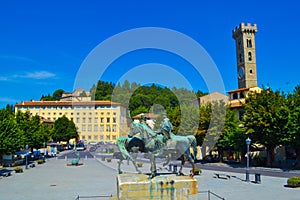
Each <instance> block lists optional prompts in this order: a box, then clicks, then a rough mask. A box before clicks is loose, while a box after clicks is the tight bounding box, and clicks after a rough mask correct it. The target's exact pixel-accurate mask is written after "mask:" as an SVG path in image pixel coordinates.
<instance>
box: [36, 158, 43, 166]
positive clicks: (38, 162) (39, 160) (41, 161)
mask: <svg viewBox="0 0 300 200" xmlns="http://www.w3.org/2000/svg"><path fill="white" fill-rule="evenodd" d="M36 162H37V164H39V165H40V164H42V163H44V161H43V160H42V159H38V160H36Z"/></svg>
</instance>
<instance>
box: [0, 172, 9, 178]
mask: <svg viewBox="0 0 300 200" xmlns="http://www.w3.org/2000/svg"><path fill="white" fill-rule="evenodd" d="M1 175H2V176H3V177H9V176H10V175H11V172H2V174H1Z"/></svg>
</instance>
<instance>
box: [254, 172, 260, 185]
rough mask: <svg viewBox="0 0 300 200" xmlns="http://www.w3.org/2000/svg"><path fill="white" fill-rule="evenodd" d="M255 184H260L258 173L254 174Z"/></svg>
mask: <svg viewBox="0 0 300 200" xmlns="http://www.w3.org/2000/svg"><path fill="white" fill-rule="evenodd" d="M255 183H261V179H260V173H259V172H256V173H255Z"/></svg>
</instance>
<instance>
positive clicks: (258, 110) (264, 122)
mask: <svg viewBox="0 0 300 200" xmlns="http://www.w3.org/2000/svg"><path fill="white" fill-rule="evenodd" d="M244 110H245V114H244V127H245V128H244V131H245V134H247V135H248V136H249V137H250V138H251V139H252V144H261V145H264V146H265V147H266V150H267V165H268V166H271V165H272V162H273V160H274V149H275V147H276V146H278V145H280V144H282V143H283V139H284V137H285V136H286V134H287V132H288V123H289V118H290V114H289V109H288V107H287V103H286V98H285V96H284V95H283V94H282V93H281V92H280V91H276V92H274V91H273V90H272V89H268V90H262V91H261V93H253V94H249V96H248V97H247V98H246V102H245V105H244Z"/></svg>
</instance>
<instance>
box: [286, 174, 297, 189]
mask: <svg viewBox="0 0 300 200" xmlns="http://www.w3.org/2000/svg"><path fill="white" fill-rule="evenodd" d="M287 184H288V186H291V187H300V176H294V177H292V178H289V179H288V180H287Z"/></svg>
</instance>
